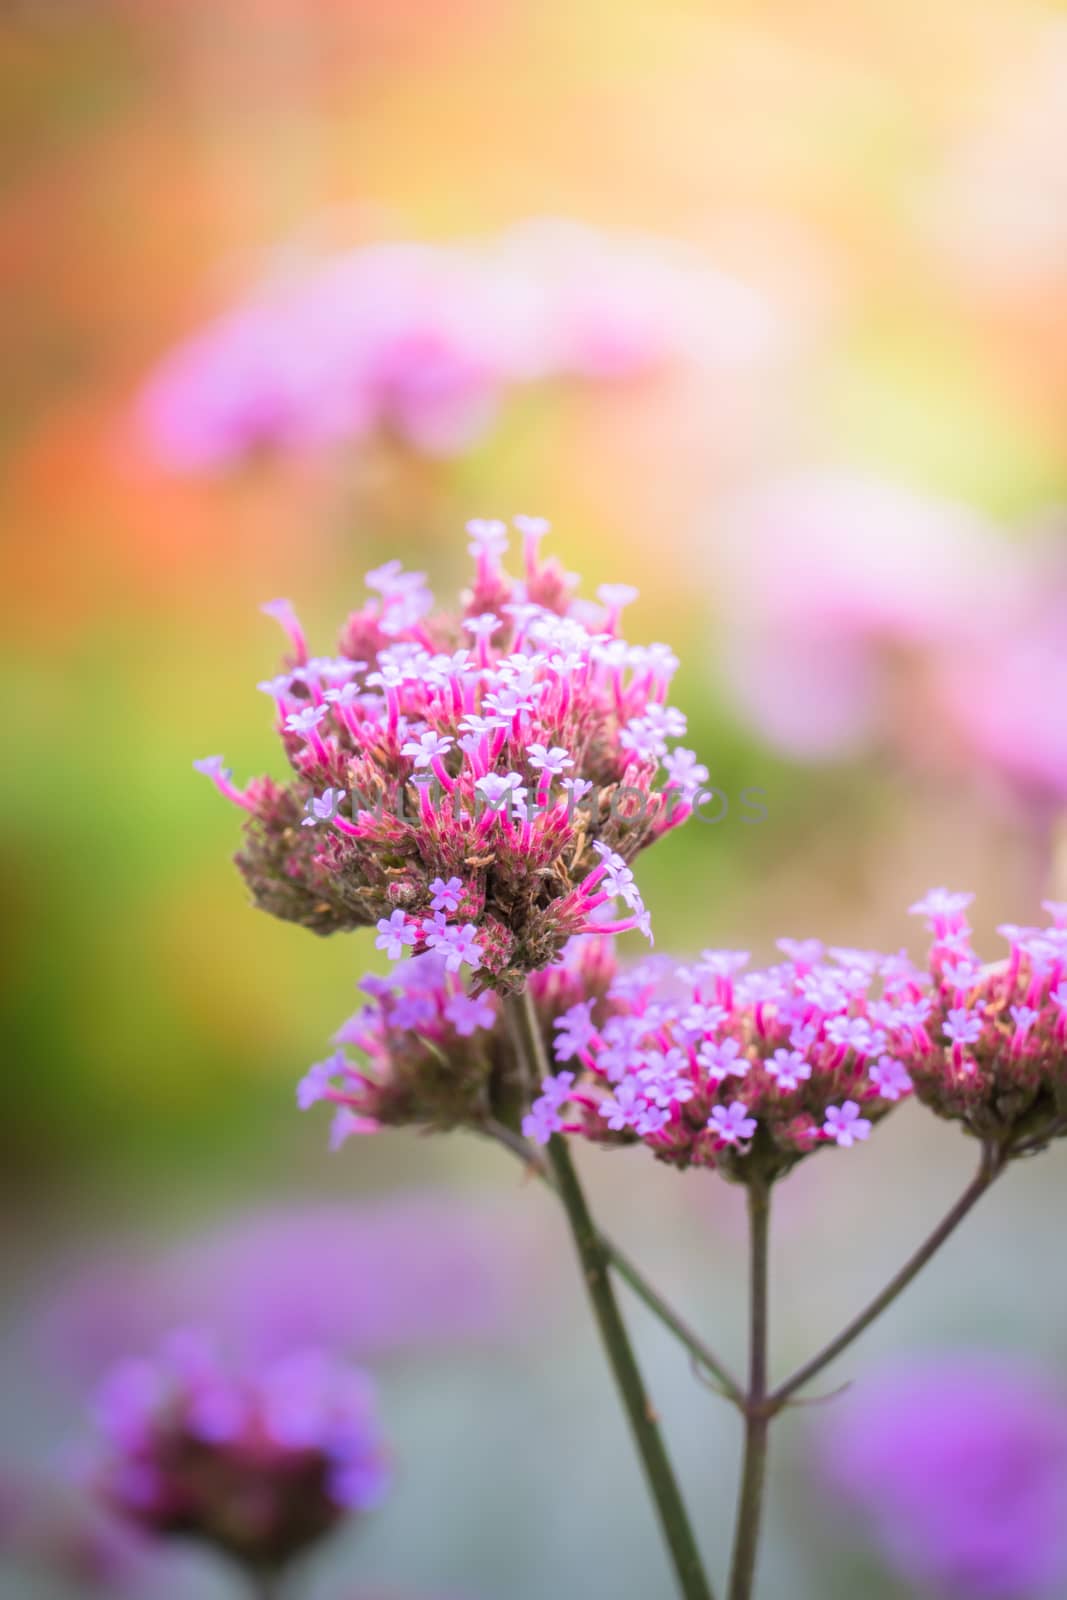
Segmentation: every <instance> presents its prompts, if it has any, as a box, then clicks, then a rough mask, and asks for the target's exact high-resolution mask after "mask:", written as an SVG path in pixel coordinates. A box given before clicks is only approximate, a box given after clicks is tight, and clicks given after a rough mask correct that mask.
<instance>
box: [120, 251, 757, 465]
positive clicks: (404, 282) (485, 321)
mask: <svg viewBox="0 0 1067 1600" xmlns="http://www.w3.org/2000/svg"><path fill="white" fill-rule="evenodd" d="M770 331H771V329H770V318H769V315H768V312H767V309H766V307H765V306H764V304H763V302H762V301H761V299H760V298H759V296H758V295H756V294H755V293H753V291H751V290H750V289H748V288H746V287H745V286H744V285H743V284H741V283H738V282H736V281H734V280H733V279H731V278H728V277H726V276H725V275H723V274H720V273H717V272H715V271H713V270H712V269H711V268H709V267H708V266H707V265H706V264H704V263H694V262H693V261H692V260H690V259H689V258H688V257H687V256H685V255H684V253H680V252H678V251H674V252H672V251H671V249H670V248H669V247H668V246H665V245H664V244H662V243H659V242H656V241H651V240H645V239H641V238H639V237H635V238H627V237H625V236H623V237H619V238H612V237H611V236H609V235H603V234H599V233H597V232H596V231H595V230H592V229H589V228H584V227H581V226H578V225H576V224H567V223H562V222H540V223H530V224H527V225H526V226H524V227H521V228H517V229H515V230H514V231H513V232H512V233H510V234H507V235H505V236H504V237H503V238H502V239H501V240H499V241H498V242H496V243H495V244H491V245H482V246H474V245H419V244H402V243H394V244H376V245H369V246H364V247H363V248H361V249H357V250H354V251H351V252H350V253H348V254H343V255H338V256H333V257H326V258H323V259H319V260H313V261H311V262H306V263H305V264H304V265H303V266H302V267H298V268H297V269H295V270H290V271H289V272H288V273H287V274H283V275H280V276H275V277H274V278H273V279H269V280H268V281H267V282H266V283H265V284H263V285H262V286H261V287H260V288H259V289H257V290H256V291H254V292H253V293H252V295H251V296H250V297H249V298H248V299H247V300H246V301H245V302H244V303H243V304H241V305H239V306H238V307H236V309H234V310H232V311H230V312H229V313H228V314H226V315H224V316H222V317H221V318H220V319H219V320H218V321H217V322H216V323H215V324H214V325H213V326H211V327H208V328H207V329H206V330H204V331H203V332H201V333H199V334H197V335H196V336H195V337H193V338H192V339H190V340H189V341H188V343H186V344H185V345H183V346H182V347H180V348H179V349H178V350H177V351H175V352H174V353H173V354H172V355H171V356H170V357H169V358H168V359H167V361H166V362H165V363H164V364H163V366H162V367H161V369H160V370H159V372H158V373H157V374H156V375H155V377H154V378H153V379H152V380H151V382H150V384H149V385H148V388H147V390H146V392H145V394H144V395H143V397H142V402H141V410H142V418H143V423H144V426H145V429H146V432H147V434H148V436H149V438H150V440H151V442H152V444H153V447H154V449H155V451H156V453H157V454H158V455H159V456H160V457H161V459H162V460H163V461H164V462H165V463H166V464H168V465H169V466H171V467H173V468H175V469H176V470H179V471H188V470H203V469H211V468H218V467H222V466H225V465H227V464H229V463H232V462H233V461H235V460H238V459H240V458H242V457H244V456H247V455H249V454H251V453H252V452H254V451H256V450H264V449H283V450H308V449H314V448H316V447H323V446H327V445H330V444H332V443H337V442H345V443H352V442H360V441H363V440H365V439H367V438H369V437H372V436H375V435H377V436H386V437H391V438H393V439H396V440H397V441H399V442H400V443H402V444H403V445H405V446H406V447H408V448H411V449H413V450H416V451H418V452H420V453H423V454H428V455H431V456H450V455H454V454H457V453H459V452H461V451H463V450H465V449H468V448H469V447H470V446H471V445H472V444H473V443H474V442H475V441H476V440H477V439H478V438H479V437H480V436H481V435H482V434H483V433H484V432H485V431H486V429H487V428H488V427H489V426H490V424H491V423H492V421H493V419H494V416H495V414H496V412H497V410H498V408H499V406H500V404H501V401H502V399H503V398H504V396H505V395H506V393H507V392H508V391H509V390H511V389H514V388H518V387H521V386H525V385H529V384H531V383H536V382H543V381H546V380H548V379H556V378H591V379H599V380H612V379H622V378H627V377H631V376H633V375H635V374H640V373H643V372H646V371H649V370H651V369H654V368H656V367H657V366H660V365H662V364H664V363H666V362H669V361H673V360H678V359H681V358H683V357H684V358H685V359H686V360H689V361H692V360H694V359H704V360H706V361H707V360H710V361H713V362H714V363H715V364H716V365H720V366H722V365H724V366H727V367H733V366H736V365H737V364H738V363H743V362H747V361H750V360H752V359H754V358H758V357H759V356H760V355H761V353H762V352H763V350H764V348H765V346H766V344H767V342H768V337H769V334H770Z"/></svg>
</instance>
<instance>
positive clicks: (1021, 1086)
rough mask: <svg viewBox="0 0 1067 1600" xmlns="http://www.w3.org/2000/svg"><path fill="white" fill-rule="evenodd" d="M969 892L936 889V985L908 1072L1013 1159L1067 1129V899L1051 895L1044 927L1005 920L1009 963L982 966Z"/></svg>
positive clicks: (941, 1110) (930, 905)
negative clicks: (973, 941) (971, 920)
mask: <svg viewBox="0 0 1067 1600" xmlns="http://www.w3.org/2000/svg"><path fill="white" fill-rule="evenodd" d="M973 899H974V896H973V895H970V894H950V893H949V892H948V891H947V890H945V889H935V890H932V891H931V893H930V894H928V895H927V896H926V898H925V899H924V900H921V901H919V902H918V903H917V904H916V905H915V906H913V907H912V911H913V912H914V913H915V914H916V915H920V916H925V917H926V918H927V919H928V925H929V927H930V931H931V933H932V934H933V943H932V945H931V949H930V978H931V988H930V993H929V995H928V997H927V1000H926V1014H925V1016H924V1017H923V1019H922V1021H921V1023H920V1024H919V1025H917V1026H916V1027H915V1029H914V1030H913V1032H912V1047H911V1050H910V1051H909V1055H908V1065H909V1071H910V1072H911V1075H912V1078H913V1080H914V1084H915V1092H916V1094H917V1095H918V1096H919V1098H920V1099H921V1100H922V1101H923V1102H924V1103H925V1104H926V1105H928V1106H929V1107H930V1108H931V1110H933V1111H936V1112H937V1113H938V1115H939V1116H943V1117H949V1118H952V1119H953V1120H955V1121H959V1122H961V1123H962V1124H963V1126H964V1127H965V1128H966V1129H967V1131H968V1132H969V1133H972V1134H974V1135H975V1137H976V1138H979V1139H981V1140H983V1141H984V1142H987V1143H992V1144H994V1145H996V1146H997V1147H998V1148H999V1149H1000V1150H1001V1152H1002V1153H1003V1154H1004V1155H1006V1156H1008V1155H1012V1154H1024V1153H1030V1152H1031V1151H1034V1150H1038V1149H1041V1148H1043V1147H1044V1146H1045V1145H1046V1144H1047V1143H1048V1141H1049V1140H1050V1139H1052V1138H1055V1137H1057V1136H1062V1135H1063V1134H1064V1133H1067V904H1058V903H1056V902H1054V901H1046V902H1045V909H1046V910H1047V911H1048V913H1049V916H1050V919H1051V922H1050V925H1049V926H1048V927H1044V928H1024V927H1018V926H1016V925H1014V924H1005V925H1003V926H1002V927H1001V928H1000V930H999V931H1000V933H1001V934H1002V935H1003V936H1004V937H1005V938H1006V939H1007V941H1008V945H1009V950H1010V953H1009V955H1008V958H1007V960H1005V961H999V962H996V963H994V964H992V965H983V964H982V963H981V961H980V960H979V958H978V956H977V955H976V954H975V952H974V949H973V946H972V944H971V930H970V928H969V926H968V923H967V917H966V912H967V907H968V906H969V905H970V903H971V901H972V900H973Z"/></svg>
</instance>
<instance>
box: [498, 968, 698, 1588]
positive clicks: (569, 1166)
mask: <svg viewBox="0 0 1067 1600" xmlns="http://www.w3.org/2000/svg"><path fill="white" fill-rule="evenodd" d="M506 1005H507V1008H508V1013H509V1017H510V1019H511V1024H512V1028H513V1030H514V1035H515V1041H516V1046H517V1048H518V1049H519V1051H520V1052H521V1054H522V1057H523V1059H524V1061H525V1063H526V1064H527V1067H528V1070H529V1076H530V1079H531V1081H533V1082H536V1081H540V1080H541V1078H543V1077H544V1076H545V1073H546V1072H547V1064H546V1063H545V1061H544V1051H543V1047H542V1044H541V1035H540V1030H539V1028H538V1024H537V1017H536V1013H535V1011H534V1007H533V1004H532V1001H531V997H530V995H529V992H528V991H524V992H523V993H522V994H521V995H516V996H513V997H511V998H509V999H508V1001H507V1002H506ZM548 1160H549V1164H550V1166H551V1169H552V1173H553V1176H554V1178H555V1183H556V1187H557V1189H558V1192H559V1196H560V1199H561V1201H562V1203H563V1208H564V1210H565V1212H566V1214H567V1220H568V1222H569V1224H570V1228H571V1234H572V1237H573V1239H574V1245H575V1250H576V1251H577V1254H578V1259H579V1262H580V1264H581V1268H582V1276H583V1278H584V1280H585V1285H586V1291H587V1293H588V1296H589V1301H590V1305H591V1307H592V1310H593V1315H594V1317H595V1319H596V1323H597V1328H598V1330H599V1332H600V1337H601V1340H602V1342H603V1345H604V1350H605V1353H606V1355H607V1357H608V1361H609V1364H610V1366H611V1370H612V1374H613V1376H614V1378H615V1383H616V1387H617V1388H618V1391H619V1396H620V1399H621V1401H622V1403H623V1407H624V1409H625V1411H626V1415H627V1418H628V1420H629V1423H630V1429H631V1432H632V1434H633V1437H634V1443H635V1445H636V1447H637V1451H638V1454H639V1456H640V1458H641V1464H642V1466H643V1468H644V1471H645V1477H646V1480H647V1482H648V1486H649V1491H650V1493H651V1495H652V1498H653V1501H654V1503H655V1507H656V1513H657V1515H658V1517H659V1522H660V1527H661V1529H662V1532H663V1537H664V1540H665V1541H666V1544H667V1548H668V1551H669V1554H670V1558H671V1563H672V1566H673V1568H674V1574H675V1579H676V1582H677V1586H678V1592H679V1594H680V1595H682V1596H683V1597H684V1600H713V1596H712V1591H711V1588H710V1586H709V1584H708V1580H707V1578H706V1576H705V1574H704V1570H703V1564H702V1561H701V1557H700V1552H699V1549H698V1548H697V1544H696V1540H695V1539H694V1537H693V1531H692V1528H691V1526H690V1523H689V1516H688V1513H687V1511H686V1509H685V1505H684V1502H683V1500H682V1496H681V1491H680V1490H679V1487H678V1482H677V1479H676V1478H675V1475H674V1469H673V1467H672V1466H671V1463H670V1459H669V1457H668V1455H667V1451H666V1448H665V1446H664V1443H663V1438H662V1435H661V1433H660V1428H659V1423H658V1420H657V1418H656V1413H655V1410H654V1409H653V1406H652V1403H651V1401H650V1399H649V1396H648V1391H647V1390H646V1388H645V1385H644V1380H643V1378H642V1376H641V1371H640V1368H639V1367H638V1365H637V1359H636V1357H635V1355H634V1352H633V1346H632V1345H631V1343H630V1338H629V1334H628V1333H627V1330H626V1325H625V1323H624V1321H623V1319H622V1314H621V1312H620V1311H619V1307H618V1302H617V1300H616V1298H615V1291H614V1288H613V1286H612V1283H611V1275H610V1267H609V1262H608V1257H607V1253H606V1252H605V1250H604V1247H603V1244H602V1242H601V1239H600V1237H599V1235H598V1233H597V1230H596V1226H595V1224H594V1222H593V1218H592V1215H591V1213H590V1211H589V1206H588V1204H587V1202H586V1199H585V1194H584V1192H583V1190H582V1186H581V1183H580V1181H579V1179H578V1174H577V1173H576V1171H575V1169H574V1165H573V1163H572V1161H571V1158H570V1152H569V1150H568V1148H567V1144H566V1141H565V1140H564V1139H562V1138H561V1137H559V1135H556V1136H554V1137H553V1138H552V1139H551V1140H550V1141H549V1145H548Z"/></svg>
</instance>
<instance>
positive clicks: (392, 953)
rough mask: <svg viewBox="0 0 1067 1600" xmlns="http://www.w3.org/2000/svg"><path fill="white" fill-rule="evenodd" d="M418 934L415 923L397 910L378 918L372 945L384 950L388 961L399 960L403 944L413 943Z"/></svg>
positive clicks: (402, 951) (402, 952)
mask: <svg viewBox="0 0 1067 1600" xmlns="http://www.w3.org/2000/svg"><path fill="white" fill-rule="evenodd" d="M418 936H419V935H418V929H417V927H416V926H415V924H414V923H413V922H409V921H408V919H407V916H406V915H405V913H404V912H403V911H399V910H398V911H394V912H392V914H391V915H390V916H388V917H382V918H381V919H380V920H379V922H378V937H377V938H376V939H375V941H374V946H375V949H377V950H384V951H385V953H386V955H387V956H388V957H389V960H390V961H399V960H400V957H401V956H402V955H403V954H404V948H405V946H407V945H412V944H414V943H415V942H416V940H417V939H418Z"/></svg>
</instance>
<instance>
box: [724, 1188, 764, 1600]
mask: <svg viewBox="0 0 1067 1600" xmlns="http://www.w3.org/2000/svg"><path fill="white" fill-rule="evenodd" d="M748 1216H749V1258H750V1267H749V1372H748V1395H747V1398H746V1402H745V1447H744V1461H743V1464H742V1468H741V1487H740V1491H739V1493H738V1499H737V1524H736V1531H735V1533H734V1554H733V1561H732V1563H731V1568H730V1592H729V1600H750V1597H751V1595H752V1593H753V1584H754V1582H755V1576H756V1556H757V1553H758V1550H759V1537H760V1527H761V1523H762V1516H763V1490H764V1482H765V1479H766V1475H767V1433H768V1429H769V1427H770V1420H771V1413H770V1411H769V1410H768V1408H767V1326H768V1257H769V1244H770V1224H771V1190H770V1185H769V1184H767V1183H765V1182H763V1181H756V1182H752V1183H750V1185H749V1188H748Z"/></svg>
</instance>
